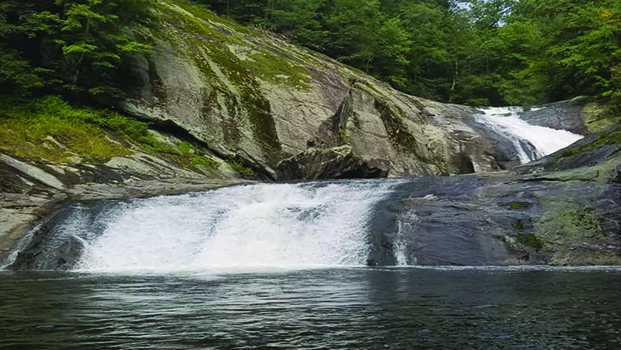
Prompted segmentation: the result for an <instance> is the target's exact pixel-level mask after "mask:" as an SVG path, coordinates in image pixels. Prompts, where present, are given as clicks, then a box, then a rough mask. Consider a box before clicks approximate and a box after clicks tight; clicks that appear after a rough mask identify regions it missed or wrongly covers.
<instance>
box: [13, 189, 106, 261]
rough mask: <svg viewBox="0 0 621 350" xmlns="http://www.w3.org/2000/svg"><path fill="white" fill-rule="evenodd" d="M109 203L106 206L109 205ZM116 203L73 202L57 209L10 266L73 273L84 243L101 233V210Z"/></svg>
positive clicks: (36, 231)
mask: <svg viewBox="0 0 621 350" xmlns="http://www.w3.org/2000/svg"><path fill="white" fill-rule="evenodd" d="M106 203H107V204H106ZM114 203H116V201H110V202H90V203H73V204H71V205H69V206H66V207H64V208H62V209H60V210H58V211H57V212H56V213H55V214H54V215H53V216H52V217H50V218H49V219H48V220H47V221H46V222H45V223H43V224H42V225H41V226H40V227H39V228H37V229H36V230H35V231H34V232H32V239H31V240H30V242H29V244H28V245H27V246H26V247H25V249H23V250H22V251H20V252H19V253H18V254H17V257H16V259H15V261H14V262H13V263H12V264H11V265H9V266H8V268H9V269H12V270H71V269H73V268H75V267H76V264H77V263H78V262H79V260H80V258H81V256H82V254H83V252H84V244H85V241H88V240H90V239H93V238H94V237H96V236H97V235H99V234H101V232H103V230H104V226H103V224H102V222H105V221H102V220H100V218H99V216H100V215H101V213H102V210H100V209H101V208H106V207H109V206H111V205H114Z"/></svg>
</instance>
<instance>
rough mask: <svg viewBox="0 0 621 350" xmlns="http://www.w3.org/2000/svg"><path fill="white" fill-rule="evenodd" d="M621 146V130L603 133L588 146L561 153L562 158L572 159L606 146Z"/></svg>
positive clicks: (565, 150)
mask: <svg viewBox="0 0 621 350" xmlns="http://www.w3.org/2000/svg"><path fill="white" fill-rule="evenodd" d="M611 145H621V129H620V128H616V129H615V130H612V131H611V130H605V131H602V132H601V133H600V134H599V136H598V137H597V138H596V139H595V140H594V141H593V142H590V143H588V144H586V145H582V146H580V147H577V148H568V149H564V150H563V151H561V154H560V156H561V158H566V157H571V156H574V155H576V154H579V153H583V152H587V151H590V150H594V149H598V148H601V147H604V146H611Z"/></svg>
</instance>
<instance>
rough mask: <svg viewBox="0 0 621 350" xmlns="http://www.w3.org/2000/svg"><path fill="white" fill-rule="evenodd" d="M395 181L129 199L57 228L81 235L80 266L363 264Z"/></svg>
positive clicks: (250, 187)
mask: <svg viewBox="0 0 621 350" xmlns="http://www.w3.org/2000/svg"><path fill="white" fill-rule="evenodd" d="M396 183H397V182H396V181H388V182H379V181H355V182H344V183H329V182H326V183H301V184H257V185H245V186H236V187H230V188H222V189H218V190H214V191H209V192H204V193H196V194H187V195H181V196H172V197H157V198H152V199H140V200H132V201H129V202H120V203H118V204H117V205H115V206H112V207H111V208H110V209H107V211H106V213H105V215H99V216H98V217H99V218H100V219H96V220H95V221H96V222H95V223H94V224H93V223H90V224H87V225H76V221H78V222H79V221H80V219H79V215H78V218H75V217H74V218H73V219H72V223H71V224H68V225H65V226H64V227H60V228H59V230H61V231H62V230H69V231H71V232H70V233H69V234H72V235H75V236H76V237H78V238H80V239H81V240H83V244H84V251H83V254H82V257H81V258H80V260H79V261H78V262H77V264H76V267H77V268H78V269H81V270H102V271H121V270H141V269H148V270H156V271H163V270H184V269H201V268H212V267H257V266H259V267H260V266H277V267H292V266H317V265H319V266H351V265H364V264H365V263H366V261H367V258H368V254H369V251H368V249H369V248H368V246H369V244H368V241H367V239H368V231H369V226H370V217H371V214H372V211H373V207H374V205H375V204H376V203H378V202H379V201H381V200H382V199H383V198H384V197H385V196H386V195H387V194H388V193H389V192H390V189H391V187H393V186H394V185H395V184H396ZM78 212H79V211H78ZM61 226H62V225H61ZM94 229H99V230H100V232H97V233H93V232H89V230H90V231H92V230H94ZM87 237H91V238H87ZM87 239H88V240H87Z"/></svg>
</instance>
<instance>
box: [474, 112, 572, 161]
mask: <svg viewBox="0 0 621 350" xmlns="http://www.w3.org/2000/svg"><path fill="white" fill-rule="evenodd" d="M480 111H482V112H483V114H478V115H477V116H476V118H477V120H478V121H479V122H480V123H482V124H484V125H486V126H487V127H488V128H490V129H491V130H493V131H495V132H497V133H498V134H500V135H502V136H504V137H506V138H507V139H508V140H510V141H511V143H512V144H513V146H514V148H515V150H516V152H517V154H518V157H519V158H520V162H521V163H522V164H524V163H528V162H530V161H533V160H536V159H539V158H541V157H543V156H546V155H548V154H552V153H554V152H556V151H558V150H560V149H562V148H565V147H567V146H569V145H571V144H572V143H574V142H576V141H578V140H580V139H581V138H582V136H581V135H577V134H573V133H571V132H569V131H565V130H556V129H551V128H546V127H543V126H537V125H531V124H528V123H527V122H526V121H524V120H522V119H520V118H519V116H518V114H519V113H520V112H522V111H523V109H522V108H520V107H488V108H481V109H480ZM529 146H532V147H529Z"/></svg>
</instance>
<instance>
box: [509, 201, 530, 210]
mask: <svg viewBox="0 0 621 350" xmlns="http://www.w3.org/2000/svg"><path fill="white" fill-rule="evenodd" d="M532 206H533V205H532V204H531V203H528V202H519V201H513V202H511V203H509V208H510V209H513V210H519V209H528V208H530V207H532Z"/></svg>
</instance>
